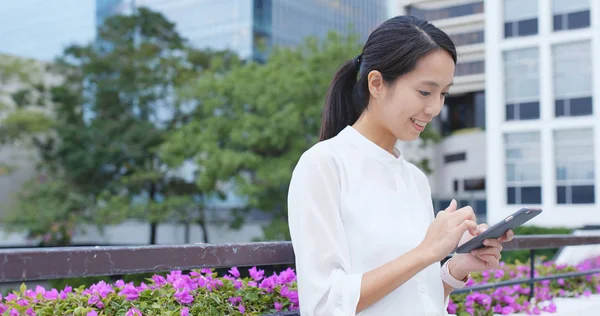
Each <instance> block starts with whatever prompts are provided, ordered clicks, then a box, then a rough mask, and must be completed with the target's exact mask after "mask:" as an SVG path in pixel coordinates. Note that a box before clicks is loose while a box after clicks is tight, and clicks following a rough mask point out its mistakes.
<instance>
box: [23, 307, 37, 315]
mask: <svg viewBox="0 0 600 316" xmlns="http://www.w3.org/2000/svg"><path fill="white" fill-rule="evenodd" d="M25 315H27V316H35V312H34V311H33V309H32V308H31V307H30V308H28V309H27V311H25Z"/></svg>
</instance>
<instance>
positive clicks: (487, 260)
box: [448, 224, 514, 276]
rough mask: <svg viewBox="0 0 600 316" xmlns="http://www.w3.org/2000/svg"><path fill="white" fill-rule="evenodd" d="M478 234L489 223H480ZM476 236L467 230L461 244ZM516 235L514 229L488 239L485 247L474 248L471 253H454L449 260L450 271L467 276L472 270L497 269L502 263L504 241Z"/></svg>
mask: <svg viewBox="0 0 600 316" xmlns="http://www.w3.org/2000/svg"><path fill="white" fill-rule="evenodd" d="M477 228H478V234H480V233H482V232H484V231H485V230H486V229H488V225H486V224H479V225H478V226H477ZM473 237H474V236H473V235H471V234H470V233H469V231H466V232H465V234H464V235H463V237H462V238H461V240H460V242H459V245H462V244H464V243H465V242H467V241H469V240H470V239H471V238H473ZM513 237H514V232H513V231H512V230H509V231H507V232H506V233H505V234H504V236H502V237H500V238H498V239H486V240H484V242H483V244H484V245H485V246H486V247H485V248H480V249H476V250H473V251H472V252H471V253H465V254H459V253H457V254H454V255H453V256H452V259H451V260H450V262H449V264H450V265H449V267H448V268H449V269H450V273H451V274H452V275H455V276H466V275H467V274H469V273H471V272H482V271H485V270H490V269H496V268H498V266H499V265H500V258H501V255H500V252H501V251H502V243H503V242H507V241H511V240H512V239H513Z"/></svg>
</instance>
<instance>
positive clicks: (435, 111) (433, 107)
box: [425, 98, 445, 117]
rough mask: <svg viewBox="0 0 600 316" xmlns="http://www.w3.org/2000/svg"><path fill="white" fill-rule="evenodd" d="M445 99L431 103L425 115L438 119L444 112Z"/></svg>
mask: <svg viewBox="0 0 600 316" xmlns="http://www.w3.org/2000/svg"><path fill="white" fill-rule="evenodd" d="M444 100H445V98H440V100H439V101H437V102H436V101H432V102H430V103H429V104H428V105H427V107H426V108H425V114H427V115H430V116H431V117H436V116H438V115H439V114H440V112H441V111H442V107H443V106H444Z"/></svg>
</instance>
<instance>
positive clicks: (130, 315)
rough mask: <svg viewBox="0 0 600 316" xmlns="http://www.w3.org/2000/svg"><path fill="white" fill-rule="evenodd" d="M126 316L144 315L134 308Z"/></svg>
mask: <svg viewBox="0 0 600 316" xmlns="http://www.w3.org/2000/svg"><path fill="white" fill-rule="evenodd" d="M125 316H143V315H142V312H141V311H140V310H139V309H137V308H135V307H132V308H131V309H129V311H128V312H127V314H125Z"/></svg>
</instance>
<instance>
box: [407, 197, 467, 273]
mask: <svg viewBox="0 0 600 316" xmlns="http://www.w3.org/2000/svg"><path fill="white" fill-rule="evenodd" d="M456 207H457V203H456V201H455V200H452V202H450V205H449V206H448V207H447V208H446V209H445V210H443V211H440V212H438V214H437V216H436V218H435V219H434V220H433V222H431V224H430V225H429V228H428V229H427V234H426V235H425V238H424V239H423V241H422V242H421V244H420V245H419V248H420V249H421V250H422V251H424V252H425V253H428V254H430V255H431V259H432V260H433V261H434V262H435V261H441V260H443V259H444V258H446V257H447V256H448V255H449V254H450V252H452V251H453V250H454V249H455V248H456V246H457V245H458V242H459V241H460V239H461V238H462V236H463V234H464V233H465V231H467V230H469V232H470V233H471V235H473V236H476V235H477V234H478V231H477V222H476V221H477V220H476V218H475V213H474V212H473V209H472V208H471V207H470V206H466V207H463V208H461V209H459V210H457V209H456Z"/></svg>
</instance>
